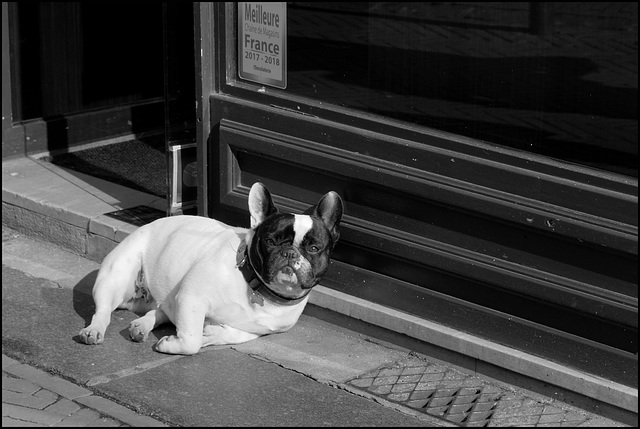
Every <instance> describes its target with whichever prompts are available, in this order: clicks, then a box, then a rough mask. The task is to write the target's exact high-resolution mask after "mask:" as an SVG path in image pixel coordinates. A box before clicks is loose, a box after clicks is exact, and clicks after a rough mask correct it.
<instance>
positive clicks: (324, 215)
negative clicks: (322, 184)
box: [315, 191, 344, 244]
mask: <svg viewBox="0 0 640 429" xmlns="http://www.w3.org/2000/svg"><path fill="white" fill-rule="evenodd" d="M343 210H344V209H343V206H342V198H340V195H338V194H337V193H336V192H334V191H331V192H327V193H326V194H325V195H324V196H323V197H322V198H320V201H318V204H317V205H316V208H315V215H316V216H317V217H319V218H320V219H322V222H324V224H325V225H326V226H327V228H328V229H329V232H330V233H331V236H332V237H333V244H335V243H336V242H337V241H338V238H340V232H339V231H338V225H339V224H340V220H341V219H342V212H343Z"/></svg>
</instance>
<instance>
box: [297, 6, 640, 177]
mask: <svg viewBox="0 0 640 429" xmlns="http://www.w3.org/2000/svg"><path fill="white" fill-rule="evenodd" d="M637 7H638V6H637V3H635V2H634V3H610V2H609V3H605V2H601V3H599V2H589V3H580V2H562V3H537V4H535V3H528V2H503V3H496V2H491V3H483V2H463V3H447V2H422V3H402V2H389V3H386V2H382V3H375V2H371V3H363V2H355V3H351V2H340V3H292V4H290V5H289V7H288V15H289V18H288V25H289V37H288V57H289V83H288V88H287V91H288V92H293V93H295V94H299V95H304V96H307V97H312V98H314V99H317V100H321V101H326V102H330V103H333V104H337V105H341V106H347V107H351V108H356V109H360V110H363V111H367V112H371V113H375V114H379V115H383V116H385V117H390V118H395V119H400V120H403V121H408V122H410V123H413V124H417V125H422V126H426V127H431V128H435V129H438V130H444V131H449V132H452V133H456V134H461V135H464V136H469V137H473V138H477V139H481V140H484V141H486V142H489V143H495V144H499V145H505V146H509V147H512V148H516V149H521V150H526V151H530V152H534V153H537V154H542V155H547V156H550V157H554V158H557V159H561V160H564V161H568V162H573V163H579V164H582V165H587V166H591V167H596V168H600V169H604V170H608V171H611V172H617V173H621V174H625V175H630V176H635V177H637V176H638V169H637V156H638V120H637V116H638V112H637V110H638V104H637V103H638V101H637V100H638V44H637V41H638V10H637Z"/></svg>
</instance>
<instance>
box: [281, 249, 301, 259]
mask: <svg viewBox="0 0 640 429" xmlns="http://www.w3.org/2000/svg"><path fill="white" fill-rule="evenodd" d="M280 254H281V255H282V257H283V258H285V259H298V256H299V254H298V251H297V250H296V249H284V250H283V251H282V252H281V253H280Z"/></svg>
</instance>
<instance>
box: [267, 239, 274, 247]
mask: <svg viewBox="0 0 640 429" xmlns="http://www.w3.org/2000/svg"><path fill="white" fill-rule="evenodd" d="M265 243H266V244H267V246H269V247H274V246H275V245H276V242H275V241H273V240H272V239H270V238H267V239H266V240H265Z"/></svg>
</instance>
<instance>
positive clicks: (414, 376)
mask: <svg viewBox="0 0 640 429" xmlns="http://www.w3.org/2000/svg"><path fill="white" fill-rule="evenodd" d="M348 384H349V385H350V386H353V387H356V388H358V389H360V390H364V391H366V392H369V393H370V394H373V395H375V396H379V397H381V398H384V399H386V400H388V401H391V402H395V403H399V404H402V405H405V406H407V407H411V408H413V409H415V410H418V411H421V412H423V413H426V414H430V415H433V416H437V417H440V418H443V419H445V420H448V421H450V422H454V423H457V424H459V425H461V426H468V427H474V426H522V425H529V426H577V425H580V424H582V423H584V422H586V421H587V420H591V419H594V418H598V416H594V415H589V414H587V413H583V412H579V411H577V410H570V411H569V410H566V409H562V408H559V407H558V406H553V405H551V402H553V400H551V399H549V400H548V401H544V400H540V399H533V398H530V397H528V396H525V395H523V394H518V393H514V392H512V391H509V390H505V389H502V388H500V387H498V386H495V385H493V384H489V383H488V382H487V381H485V380H482V379H480V378H478V377H474V376H470V375H466V374H463V373H461V372H459V371H456V370H454V369H452V368H449V367H446V366H443V365H438V364H430V363H428V362H424V361H421V360H418V359H409V360H407V361H402V362H396V363H395V364H392V365H388V366H385V367H383V368H379V369H377V370H374V371H371V372H369V373H366V374H363V375H361V376H359V377H357V378H355V379H353V380H351V381H350V382H348ZM565 408H566V407H565Z"/></svg>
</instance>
